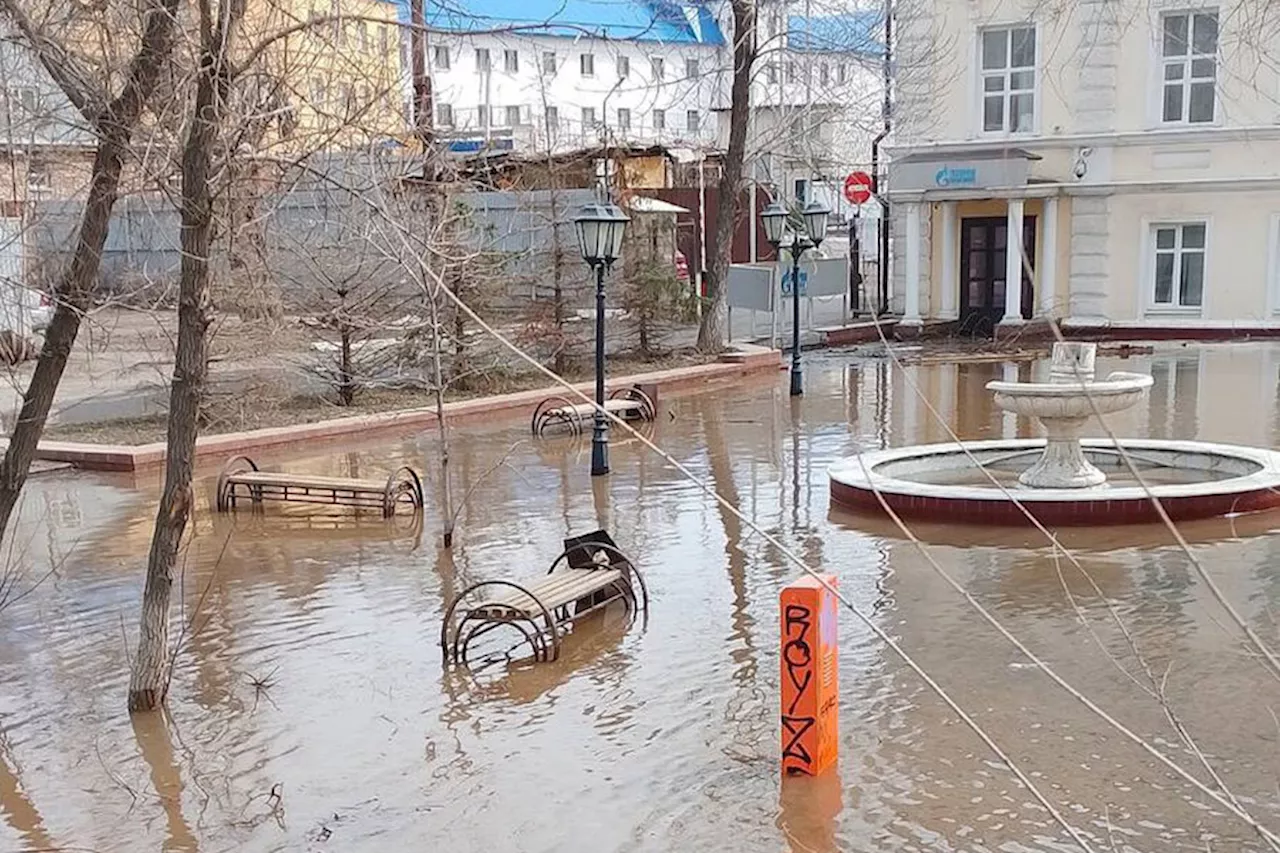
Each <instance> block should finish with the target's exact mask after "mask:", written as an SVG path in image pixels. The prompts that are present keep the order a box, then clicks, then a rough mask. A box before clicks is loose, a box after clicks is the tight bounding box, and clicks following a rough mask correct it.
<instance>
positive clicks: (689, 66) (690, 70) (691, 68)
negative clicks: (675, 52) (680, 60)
mask: <svg viewBox="0 0 1280 853" xmlns="http://www.w3.org/2000/svg"><path fill="white" fill-rule="evenodd" d="M684 76H685V77H688V78H689V79H690V80H696V79H697V78H698V60H696V59H686V60H685V61H684Z"/></svg>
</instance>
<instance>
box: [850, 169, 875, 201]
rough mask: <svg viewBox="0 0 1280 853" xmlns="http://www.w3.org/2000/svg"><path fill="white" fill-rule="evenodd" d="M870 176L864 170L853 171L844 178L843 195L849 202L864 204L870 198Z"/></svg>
mask: <svg viewBox="0 0 1280 853" xmlns="http://www.w3.org/2000/svg"><path fill="white" fill-rule="evenodd" d="M871 186H872V181H871V176H870V175H868V174H867V173H866V172H854V173H853V174H851V175H850V176H849V177H847V178H845V179H844V197H845V198H847V199H848V200H849V203H850V204H865V203H866V202H867V200H868V199H870V198H871Z"/></svg>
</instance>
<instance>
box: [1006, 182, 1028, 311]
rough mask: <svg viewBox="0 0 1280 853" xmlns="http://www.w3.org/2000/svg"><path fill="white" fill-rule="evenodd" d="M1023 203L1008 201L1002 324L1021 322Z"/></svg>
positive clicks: (1017, 199) (1020, 200)
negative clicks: (1007, 233) (1007, 235)
mask: <svg viewBox="0 0 1280 853" xmlns="http://www.w3.org/2000/svg"><path fill="white" fill-rule="evenodd" d="M1023 205H1024V202H1023V200H1022V199H1020V198H1011V199H1009V218H1008V220H1007V223H1008V229H1009V238H1008V248H1007V249H1006V250H1005V264H1004V320H1003V321H1002V322H1004V323H1021V322H1022V213H1023Z"/></svg>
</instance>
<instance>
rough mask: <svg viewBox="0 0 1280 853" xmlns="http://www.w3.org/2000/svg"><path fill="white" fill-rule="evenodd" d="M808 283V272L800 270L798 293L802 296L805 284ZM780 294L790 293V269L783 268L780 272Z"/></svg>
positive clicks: (787, 294)
mask: <svg viewBox="0 0 1280 853" xmlns="http://www.w3.org/2000/svg"><path fill="white" fill-rule="evenodd" d="M808 283H809V273H808V272H806V271H805V270H800V295H801V296H804V292H805V286H806V285H807V284H808ZM782 295H783V296H790V295H791V270H785V271H784V272H783V273H782Z"/></svg>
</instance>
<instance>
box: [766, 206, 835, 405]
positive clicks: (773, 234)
mask: <svg viewBox="0 0 1280 853" xmlns="http://www.w3.org/2000/svg"><path fill="white" fill-rule="evenodd" d="M830 215H831V210H830V209H829V208H827V207H826V206H825V205H823V204H822V203H820V202H818V201H811V202H809V203H808V204H807V205H805V207H804V210H802V211H800V219H801V220H802V221H803V223H804V233H801V231H800V229H799V228H792V229H790V230H788V229H787V220H788V219H789V218H791V212H790V211H788V210H787V209H786V208H785V207H783V206H782V205H781V204H779V203H778V201H777V200H776V199H775V200H773V201H771V202H769V205H768V207H766V208H765V209H764V210H762V211H760V219H761V220H763V222H764V234H765V238H766V239H768V241H769V242H770V243H772V244H773V248H774V250H775V251H777V252H778V255H779V259H781V255H782V251H781V250H782V249H783V248H785V249H787V251H789V252H791V396H792V397H798V396H800V395H801V394H803V393H804V383H803V382H802V381H801V373H800V256H801V255H803V254H804V252H805V249H816V248H818V246H820V245H821V244H822V239H823V238H824V237H826V236H827V217H828V216H830Z"/></svg>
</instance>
